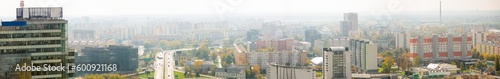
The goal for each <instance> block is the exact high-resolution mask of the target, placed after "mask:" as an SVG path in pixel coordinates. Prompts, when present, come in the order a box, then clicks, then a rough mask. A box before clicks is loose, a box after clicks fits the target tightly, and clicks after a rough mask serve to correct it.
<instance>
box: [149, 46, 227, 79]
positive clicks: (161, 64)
mask: <svg viewBox="0 0 500 79" xmlns="http://www.w3.org/2000/svg"><path fill="white" fill-rule="evenodd" d="M193 49H196V48H183V49H175V50H166V51H163V50H162V51H163V52H158V53H156V56H157V57H155V58H154V59H155V62H154V66H155V77H154V78H155V79H164V78H167V79H169V78H168V76H164V75H168V74H170V75H171V76H172V77H170V79H173V75H174V72H173V71H169V70H174V68H175V64H174V63H175V62H174V60H173V54H175V52H176V51H186V50H193ZM168 60H170V62H169V61H168ZM219 62H220V57H219ZM168 63H170V64H168ZM165 68H166V69H165ZM182 73H184V71H182ZM203 76H207V77H210V78H211V79H222V78H217V77H214V76H208V75H203Z"/></svg>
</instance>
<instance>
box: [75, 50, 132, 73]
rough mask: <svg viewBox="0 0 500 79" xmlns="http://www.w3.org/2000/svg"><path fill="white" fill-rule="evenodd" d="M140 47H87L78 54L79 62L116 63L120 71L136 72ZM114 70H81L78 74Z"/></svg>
mask: <svg viewBox="0 0 500 79" xmlns="http://www.w3.org/2000/svg"><path fill="white" fill-rule="evenodd" d="M138 57H139V56H138V49H137V48H135V47H132V46H115V45H110V46H109V47H85V48H84V49H82V52H81V54H80V55H78V56H77V59H78V60H77V61H76V62H77V64H116V65H117V66H118V67H117V72H119V73H134V72H136V69H137V68H138V62H139V61H138ZM109 72H112V71H96V72H79V73H78V75H85V74H99V73H109Z"/></svg>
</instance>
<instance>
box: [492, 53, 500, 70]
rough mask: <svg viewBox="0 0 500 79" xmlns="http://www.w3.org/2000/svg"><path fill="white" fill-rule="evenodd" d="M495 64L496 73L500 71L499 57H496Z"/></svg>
mask: <svg viewBox="0 0 500 79" xmlns="http://www.w3.org/2000/svg"><path fill="white" fill-rule="evenodd" d="M493 63H494V64H495V71H499V70H500V58H499V56H498V55H495V61H494V62H493Z"/></svg>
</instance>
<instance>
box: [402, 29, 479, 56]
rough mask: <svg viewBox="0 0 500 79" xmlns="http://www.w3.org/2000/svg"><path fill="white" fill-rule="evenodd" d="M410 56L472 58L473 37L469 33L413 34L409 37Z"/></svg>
mask: <svg viewBox="0 0 500 79" xmlns="http://www.w3.org/2000/svg"><path fill="white" fill-rule="evenodd" d="M409 40H410V41H409V44H410V47H409V48H410V58H412V59H413V58H415V57H416V56H418V57H419V58H420V59H422V61H425V62H428V61H446V60H458V59H462V58H470V57H471V56H472V52H471V48H472V38H471V36H470V35H467V34H457V35H432V36H423V35H421V36H413V37H411V38H410V39H409Z"/></svg>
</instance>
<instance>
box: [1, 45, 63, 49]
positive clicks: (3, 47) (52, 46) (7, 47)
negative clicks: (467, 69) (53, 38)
mask: <svg viewBox="0 0 500 79" xmlns="http://www.w3.org/2000/svg"><path fill="white" fill-rule="evenodd" d="M56 47H62V45H61V44H50V45H29V46H1V47H0V49H30V48H56Z"/></svg>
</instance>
